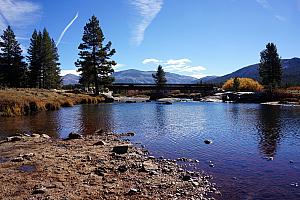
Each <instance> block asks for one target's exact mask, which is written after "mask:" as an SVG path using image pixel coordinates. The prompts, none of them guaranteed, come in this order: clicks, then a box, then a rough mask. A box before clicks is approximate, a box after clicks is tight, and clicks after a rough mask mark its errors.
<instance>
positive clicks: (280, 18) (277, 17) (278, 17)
mask: <svg viewBox="0 0 300 200" xmlns="http://www.w3.org/2000/svg"><path fill="white" fill-rule="evenodd" d="M275 18H276V19H278V20H279V21H282V22H285V21H286V18H285V17H282V16H280V15H275Z"/></svg>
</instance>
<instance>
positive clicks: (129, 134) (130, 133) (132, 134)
mask: <svg viewBox="0 0 300 200" xmlns="http://www.w3.org/2000/svg"><path fill="white" fill-rule="evenodd" d="M126 135H127V136H134V135H135V133H134V132H128V133H126Z"/></svg>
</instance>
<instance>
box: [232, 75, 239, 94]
mask: <svg viewBox="0 0 300 200" xmlns="http://www.w3.org/2000/svg"><path fill="white" fill-rule="evenodd" d="M239 87H240V79H239V78H237V77H235V78H234V79H233V85H232V89H233V91H235V92H237V91H239Z"/></svg>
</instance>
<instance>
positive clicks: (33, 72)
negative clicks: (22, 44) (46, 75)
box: [27, 30, 42, 88]
mask: <svg viewBox="0 0 300 200" xmlns="http://www.w3.org/2000/svg"><path fill="white" fill-rule="evenodd" d="M41 47H42V33H41V32H37V30H34V31H33V34H32V36H31V39H30V46H29V48H28V51H27V53H28V56H27V60H28V62H29V73H28V74H29V75H28V77H29V81H28V82H29V86H30V87H33V88H42V83H41V80H42V79H41V77H42V75H41Z"/></svg>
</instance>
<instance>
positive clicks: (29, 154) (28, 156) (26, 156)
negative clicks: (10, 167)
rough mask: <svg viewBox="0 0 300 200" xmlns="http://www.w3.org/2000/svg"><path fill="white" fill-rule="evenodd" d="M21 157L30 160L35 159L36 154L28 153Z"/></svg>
mask: <svg viewBox="0 0 300 200" xmlns="http://www.w3.org/2000/svg"><path fill="white" fill-rule="evenodd" d="M20 157H23V158H25V159H30V158H32V157H34V153H27V154H24V155H20Z"/></svg>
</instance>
